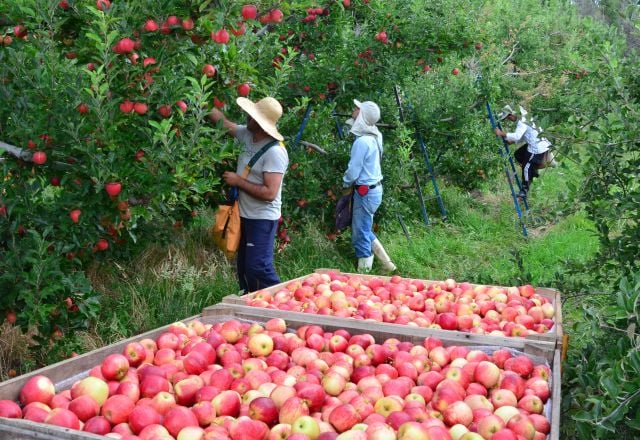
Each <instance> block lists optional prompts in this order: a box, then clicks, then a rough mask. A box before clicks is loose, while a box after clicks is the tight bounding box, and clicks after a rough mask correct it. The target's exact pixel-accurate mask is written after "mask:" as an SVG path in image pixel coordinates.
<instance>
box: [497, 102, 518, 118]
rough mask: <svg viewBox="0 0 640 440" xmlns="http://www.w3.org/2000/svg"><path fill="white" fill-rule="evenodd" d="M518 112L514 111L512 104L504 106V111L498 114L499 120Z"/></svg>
mask: <svg viewBox="0 0 640 440" xmlns="http://www.w3.org/2000/svg"><path fill="white" fill-rule="evenodd" d="M516 114H517V113H516V112H515V111H513V109H512V108H511V106H510V105H505V106H504V107H502V111H501V112H500V114H498V120H500V121H502V120H504V119H505V118H506V117H507V116H509V115H516Z"/></svg>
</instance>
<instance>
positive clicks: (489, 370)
mask: <svg viewBox="0 0 640 440" xmlns="http://www.w3.org/2000/svg"><path fill="white" fill-rule="evenodd" d="M473 380H475V381H476V382H478V383H480V384H481V385H482V386H484V387H485V388H493V387H494V386H496V384H497V383H498V381H499V380H500V368H498V366H497V365H496V364H494V363H493V362H489V361H482V362H480V363H479V364H478V365H477V366H476V368H475V371H474V374H473Z"/></svg>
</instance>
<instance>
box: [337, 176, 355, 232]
mask: <svg viewBox="0 0 640 440" xmlns="http://www.w3.org/2000/svg"><path fill="white" fill-rule="evenodd" d="M352 213H353V187H351V190H350V191H349V193H348V194H343V195H342V197H340V199H339V200H338V203H336V230H337V231H342V230H343V229H347V228H348V227H349V226H351V216H352Z"/></svg>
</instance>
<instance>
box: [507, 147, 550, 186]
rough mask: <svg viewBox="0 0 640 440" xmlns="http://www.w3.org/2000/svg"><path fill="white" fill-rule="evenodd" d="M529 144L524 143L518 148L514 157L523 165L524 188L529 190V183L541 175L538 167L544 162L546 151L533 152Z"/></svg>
mask: <svg viewBox="0 0 640 440" xmlns="http://www.w3.org/2000/svg"><path fill="white" fill-rule="evenodd" d="M527 147H528V145H527V144H524V145H523V146H522V147H520V148H518V149H517V150H516V152H515V154H514V157H515V158H516V160H517V161H518V163H519V164H520V166H521V167H522V189H523V190H524V191H525V192H526V191H529V185H531V182H532V181H533V179H535V178H536V177H539V174H538V168H539V167H540V166H541V165H542V164H544V155H545V153H539V154H533V153H530V152H529V150H528V149H527Z"/></svg>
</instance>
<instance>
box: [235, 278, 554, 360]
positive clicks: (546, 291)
mask: <svg viewBox="0 0 640 440" xmlns="http://www.w3.org/2000/svg"><path fill="white" fill-rule="evenodd" d="M329 272H334V273H336V274H339V275H345V276H357V277H360V278H362V279H364V280H370V279H372V278H378V279H381V280H383V281H385V282H386V281H389V280H390V279H391V277H390V276H385V275H369V274H358V273H347V272H341V271H340V270H339V269H316V270H315V271H314V273H329ZM310 275H311V274H307V275H304V276H302V277H298V278H294V279H292V280H289V281H284V282H282V283H280V284H276V285H275V286H271V287H269V288H266V289H261V290H267V291H269V292H271V293H276V292H277V291H279V290H281V289H283V288H284V287H285V286H286V285H287V284H289V283H291V282H295V281H303V280H304V279H305V278H307V277H308V276H310ZM409 279H417V278H409ZM420 281H423V282H424V283H425V284H428V283H437V282H438V281H434V280H420ZM469 284H471V286H478V285H479V284H473V283H469ZM496 287H505V286H496ZM535 293H537V294H538V295H540V296H544V297H545V298H547V299H549V300H550V301H551V302H552V304H553V307H554V309H555V316H554V318H553V321H554V326H553V328H552V329H551V330H550V331H549V332H548V333H541V334H535V335H527V336H525V337H524V338H520V337H508V338H509V339H527V340H539V341H549V342H552V343H553V344H554V347H553V349H555V348H556V347H558V348H560V349H562V344H563V338H562V336H563V327H562V302H561V299H560V292H559V291H558V290H557V289H551V288H548V287H537V288H535ZM255 295H256V292H251V293H248V294H246V295H242V296H238V295H228V296H225V297H224V298H223V299H222V302H223V303H226V304H238V305H247V300H248V299H250V298H253V297H254V296H255ZM256 308H259V307H256ZM382 324H385V325H386V324H387V323H382ZM446 331H448V332H453V333H462V334H466V332H460V331H454V330H446ZM491 337H496V336H491ZM498 338H500V337H498ZM502 339H504V338H502Z"/></svg>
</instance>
